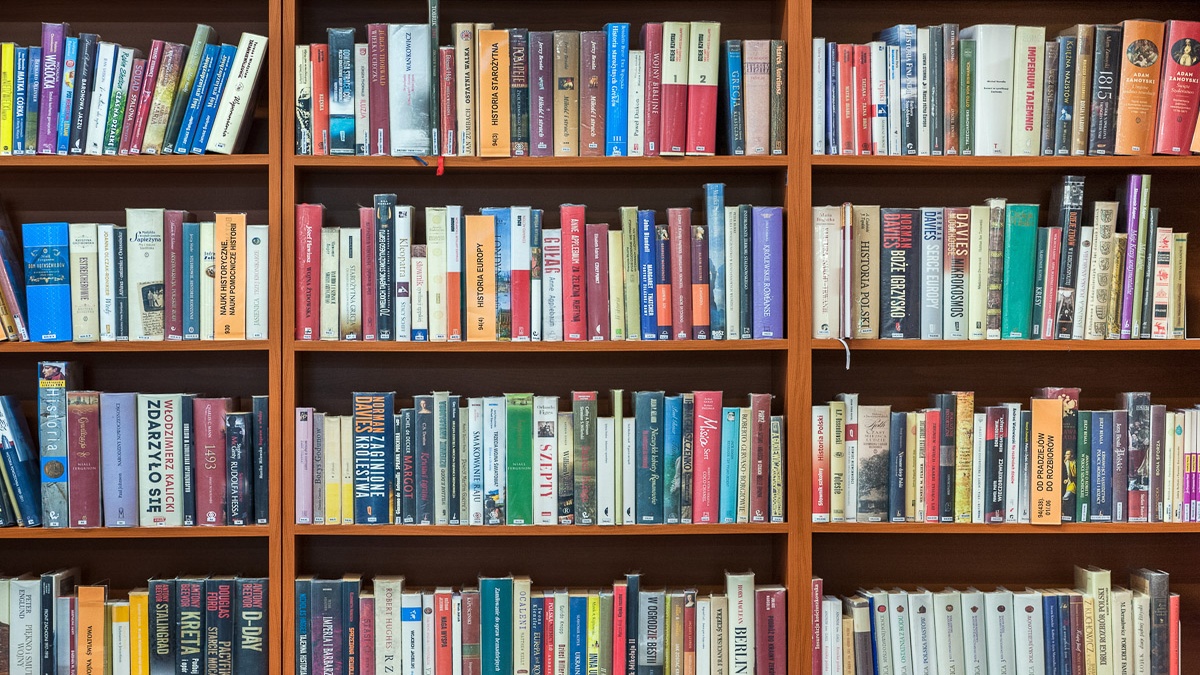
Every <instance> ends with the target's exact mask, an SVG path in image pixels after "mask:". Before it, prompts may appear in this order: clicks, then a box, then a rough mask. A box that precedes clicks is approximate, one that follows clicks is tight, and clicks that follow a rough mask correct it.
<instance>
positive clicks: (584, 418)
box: [571, 391, 598, 525]
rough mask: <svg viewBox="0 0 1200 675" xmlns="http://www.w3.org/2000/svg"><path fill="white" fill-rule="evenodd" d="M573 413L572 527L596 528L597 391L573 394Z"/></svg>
mask: <svg viewBox="0 0 1200 675" xmlns="http://www.w3.org/2000/svg"><path fill="white" fill-rule="evenodd" d="M571 412H572V413H573V414H574V416H575V419H574V422H575V424H574V429H573V430H572V431H573V433H572V436H573V438H574V440H575V447H574V460H575V461H574V462H572V464H573V465H574V473H575V476H574V478H575V524H576V525H595V524H596V509H597V508H598V500H597V499H596V464H597V455H596V392H594V391H576V392H572V394H571Z"/></svg>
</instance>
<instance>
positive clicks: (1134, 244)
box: [1121, 173, 1142, 340]
mask: <svg viewBox="0 0 1200 675" xmlns="http://www.w3.org/2000/svg"><path fill="white" fill-rule="evenodd" d="M1141 203H1142V176H1141V174H1137V173H1134V174H1130V175H1129V183H1128V184H1127V185H1126V189H1125V230H1126V232H1127V233H1128V235H1129V238H1128V239H1127V240H1126V242H1125V280H1124V282H1125V283H1124V285H1123V286H1122V288H1123V289H1124V290H1123V291H1122V298H1121V339H1122V340H1128V339H1129V338H1130V337H1131V336H1132V334H1133V284H1134V278H1135V277H1136V276H1137V249H1138V220H1139V219H1140V218H1141ZM1139 299H1140V298H1139Z"/></svg>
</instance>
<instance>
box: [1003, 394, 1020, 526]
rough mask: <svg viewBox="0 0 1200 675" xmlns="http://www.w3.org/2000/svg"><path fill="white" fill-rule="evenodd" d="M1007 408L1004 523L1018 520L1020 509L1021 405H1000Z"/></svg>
mask: <svg viewBox="0 0 1200 675" xmlns="http://www.w3.org/2000/svg"><path fill="white" fill-rule="evenodd" d="M1001 405H1003V406H1004V407H1005V408H1008V438H1006V439H1005V446H1004V522H1006V523H1016V522H1018V521H1019V520H1020V513H1019V511H1020V507H1021V404H1020V403H1002V404H1001Z"/></svg>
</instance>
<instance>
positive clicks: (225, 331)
mask: <svg viewBox="0 0 1200 675" xmlns="http://www.w3.org/2000/svg"><path fill="white" fill-rule="evenodd" d="M216 237H217V241H216V247H215V248H216V256H217V259H216V264H217V278H216V279H215V283H216V289H215V290H216V292H215V293H214V301H213V316H214V322H213V327H214V331H215V334H216V339H218V340H245V339H246V308H245V302H246V214H244V213H218V214H217V225H216Z"/></svg>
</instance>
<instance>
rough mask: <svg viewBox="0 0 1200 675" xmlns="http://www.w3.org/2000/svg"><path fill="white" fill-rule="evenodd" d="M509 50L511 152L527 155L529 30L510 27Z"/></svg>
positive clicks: (514, 155) (521, 155)
mask: <svg viewBox="0 0 1200 675" xmlns="http://www.w3.org/2000/svg"><path fill="white" fill-rule="evenodd" d="M508 50H509V80H508V86H509V92H510V93H509V96H510V98H509V110H510V116H511V121H510V122H509V124H510V128H511V133H512V139H511V147H512V152H511V154H512V156H513V157H525V156H528V155H529V31H528V30H527V29H524V28H512V29H509V31H508Z"/></svg>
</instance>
